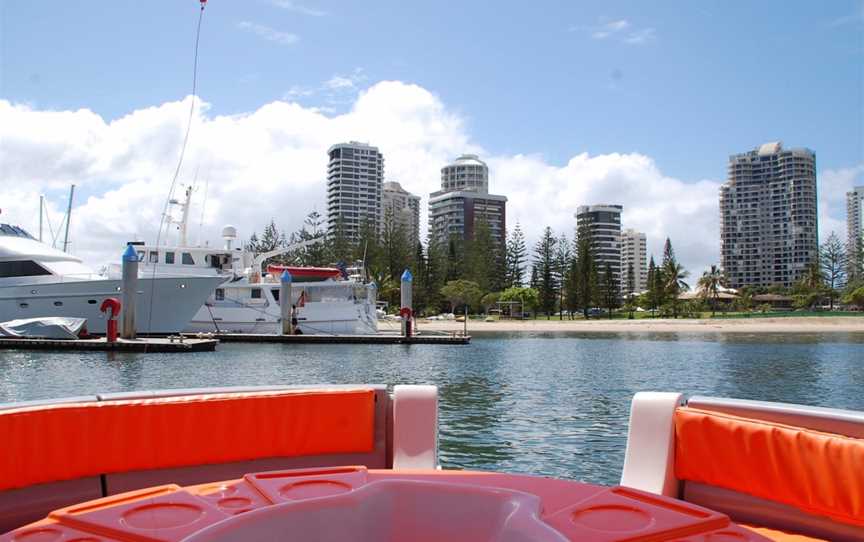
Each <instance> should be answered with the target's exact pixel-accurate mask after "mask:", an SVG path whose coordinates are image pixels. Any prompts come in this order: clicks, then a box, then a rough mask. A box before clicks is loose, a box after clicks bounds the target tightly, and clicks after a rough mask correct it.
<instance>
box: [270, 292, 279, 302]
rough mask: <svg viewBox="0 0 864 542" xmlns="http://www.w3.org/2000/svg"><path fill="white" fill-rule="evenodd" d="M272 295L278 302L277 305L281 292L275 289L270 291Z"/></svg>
mask: <svg viewBox="0 0 864 542" xmlns="http://www.w3.org/2000/svg"><path fill="white" fill-rule="evenodd" d="M270 293H271V294H272V295H273V299H274V300H275V301H276V303H279V290H276V289H273V290H270Z"/></svg>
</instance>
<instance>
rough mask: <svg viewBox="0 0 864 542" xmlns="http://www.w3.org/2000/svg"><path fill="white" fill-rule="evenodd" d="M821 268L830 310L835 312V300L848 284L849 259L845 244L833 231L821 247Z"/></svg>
mask: <svg viewBox="0 0 864 542" xmlns="http://www.w3.org/2000/svg"><path fill="white" fill-rule="evenodd" d="M819 266H820V267H821V268H822V276H823V277H824V280H825V289H826V293H827V294H828V300H829V303H830V310H834V299H836V298H837V296H838V295H839V290H840V289H841V288H843V286H844V284H845V282H846V271H847V270H848V258H847V255H846V248H845V247H844V246H843V242H842V241H840V238H839V237H837V234H836V233H834V232H833V231H832V232H831V234H830V235H829V236H828V239H826V240H825V242H824V243H822V245H821V246H820V247H819Z"/></svg>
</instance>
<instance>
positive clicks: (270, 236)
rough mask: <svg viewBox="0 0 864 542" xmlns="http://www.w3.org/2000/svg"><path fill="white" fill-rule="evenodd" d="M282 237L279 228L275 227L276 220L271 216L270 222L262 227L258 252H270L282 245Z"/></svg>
mask: <svg viewBox="0 0 864 542" xmlns="http://www.w3.org/2000/svg"><path fill="white" fill-rule="evenodd" d="M283 240H284V237H283V236H282V234H280V233H279V228H277V227H276V221H275V220H273V219H272V218H271V219H270V223H269V224H267V225H266V226H265V227H264V233H262V234H261V240H260V241H259V243H258V253H259V254H260V253H263V252H270V251H271V250H276V249H277V248H279V247H281V246H283V244H282V241H283Z"/></svg>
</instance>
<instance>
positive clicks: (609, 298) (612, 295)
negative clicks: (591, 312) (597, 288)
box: [601, 263, 620, 318]
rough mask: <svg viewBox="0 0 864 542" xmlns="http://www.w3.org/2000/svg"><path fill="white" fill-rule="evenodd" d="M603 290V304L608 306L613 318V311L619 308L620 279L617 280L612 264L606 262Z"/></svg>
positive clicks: (610, 315) (607, 309) (610, 316)
mask: <svg viewBox="0 0 864 542" xmlns="http://www.w3.org/2000/svg"><path fill="white" fill-rule="evenodd" d="M601 292H602V297H603V305H604V306H605V307H606V311H607V312H608V314H609V318H612V311H613V310H614V309H616V308H618V302H619V299H620V293H619V291H618V281H617V280H615V275H614V274H613V273H612V266H611V265H609V264H608V263H607V264H606V270H605V272H604V273H603V283H602V287H601Z"/></svg>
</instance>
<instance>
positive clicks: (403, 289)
mask: <svg viewBox="0 0 864 542" xmlns="http://www.w3.org/2000/svg"><path fill="white" fill-rule="evenodd" d="M413 285H414V276H413V275H411V271H409V270H408V269H406V270H405V271H404V272H403V273H402V282H401V284H400V287H399V298H400V299H399V301H400V303H399V305H400V309H399V315H400V316H401V317H402V336H403V337H410V336H411V335H412V334H413V333H412V330H411V322H412V321H413V316H414V314H413V312H412V306H411V305H412V302H413V300H412V294H413V292H412V287H413Z"/></svg>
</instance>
